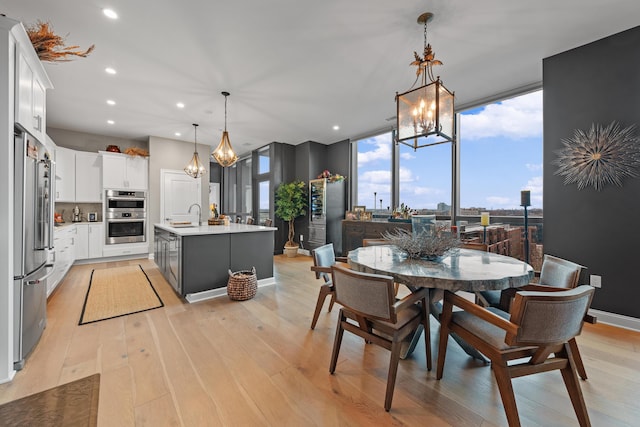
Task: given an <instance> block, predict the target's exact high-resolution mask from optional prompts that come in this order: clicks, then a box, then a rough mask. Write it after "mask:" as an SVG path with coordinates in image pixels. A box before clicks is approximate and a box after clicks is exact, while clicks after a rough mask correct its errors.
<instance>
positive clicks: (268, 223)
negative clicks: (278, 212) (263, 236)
mask: <svg viewBox="0 0 640 427" xmlns="http://www.w3.org/2000/svg"><path fill="white" fill-rule="evenodd" d="M271 224H273V220H272V219H271V218H267V219H265V220H264V226H265V227H271Z"/></svg>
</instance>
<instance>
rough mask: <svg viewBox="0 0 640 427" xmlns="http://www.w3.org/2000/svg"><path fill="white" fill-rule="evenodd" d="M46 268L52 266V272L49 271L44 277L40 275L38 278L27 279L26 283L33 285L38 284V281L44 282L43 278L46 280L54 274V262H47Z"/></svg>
mask: <svg viewBox="0 0 640 427" xmlns="http://www.w3.org/2000/svg"><path fill="white" fill-rule="evenodd" d="M44 268H51V269H52V270H51V271H50V272H48V273H47V274H45V275H44V276H42V277H39V278H37V279H33V280H27V281H26V282H25V285H27V286H32V285H37V284H38V283H42V281H43V280H46V279H47V278H49V276H51V275H52V274H53V264H45V265H44Z"/></svg>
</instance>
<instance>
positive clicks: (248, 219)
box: [247, 216, 253, 225]
mask: <svg viewBox="0 0 640 427" xmlns="http://www.w3.org/2000/svg"><path fill="white" fill-rule="evenodd" d="M247 224H248V225H251V224H253V217H252V216H248V217H247Z"/></svg>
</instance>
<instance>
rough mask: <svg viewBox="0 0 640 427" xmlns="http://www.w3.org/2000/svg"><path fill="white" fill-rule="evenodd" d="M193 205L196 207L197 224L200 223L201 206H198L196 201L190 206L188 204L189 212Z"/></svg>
mask: <svg viewBox="0 0 640 427" xmlns="http://www.w3.org/2000/svg"><path fill="white" fill-rule="evenodd" d="M194 206H197V207H198V221H197V223H198V225H200V215H201V214H202V208H201V207H200V205H199V204H198V203H194V204H192V205H191V206H189V213H191V208H193V207H194Z"/></svg>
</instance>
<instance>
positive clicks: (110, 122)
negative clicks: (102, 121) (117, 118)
mask: <svg viewBox="0 0 640 427" xmlns="http://www.w3.org/2000/svg"><path fill="white" fill-rule="evenodd" d="M107 123H109V124H110V125H113V124H115V122H114V121H113V120H107Z"/></svg>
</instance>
